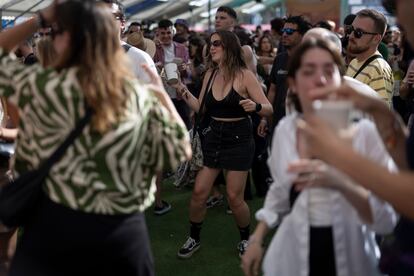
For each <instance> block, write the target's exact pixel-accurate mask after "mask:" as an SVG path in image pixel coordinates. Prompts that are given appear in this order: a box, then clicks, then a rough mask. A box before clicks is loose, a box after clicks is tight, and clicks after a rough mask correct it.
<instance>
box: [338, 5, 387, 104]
mask: <svg viewBox="0 0 414 276" xmlns="http://www.w3.org/2000/svg"><path fill="white" fill-rule="evenodd" d="M386 28H387V20H386V18H385V17H384V15H383V14H381V13H379V12H377V11H376V10H372V9H364V10H361V11H360V12H358V13H357V16H356V18H355V20H354V21H353V22H352V26H351V27H350V28H348V29H347V34H348V35H349V44H348V51H349V53H350V54H352V55H355V57H356V58H355V59H353V60H352V61H351V63H350V64H349V67H348V70H347V72H346V75H347V76H350V77H353V78H355V79H357V80H359V81H361V82H363V83H365V84H367V85H369V86H370V87H371V88H372V89H374V90H375V91H376V92H377V93H378V94H379V96H380V97H381V98H382V99H383V100H384V101H386V102H387V103H388V105H390V106H391V99H392V91H393V86H394V77H393V73H392V70H391V67H390V66H389V65H388V63H387V61H386V60H384V58H383V57H382V56H381V54H380V53H379V52H378V45H379V44H380V43H381V40H382V37H383V36H384V34H385V30H386Z"/></svg>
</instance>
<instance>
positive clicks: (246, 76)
mask: <svg viewBox="0 0 414 276" xmlns="http://www.w3.org/2000/svg"><path fill="white" fill-rule="evenodd" d="M239 76H240V77H241V79H242V80H243V81H251V80H252V79H254V78H255V75H254V74H253V72H252V71H250V70H249V69H243V70H241V72H240V74H239Z"/></svg>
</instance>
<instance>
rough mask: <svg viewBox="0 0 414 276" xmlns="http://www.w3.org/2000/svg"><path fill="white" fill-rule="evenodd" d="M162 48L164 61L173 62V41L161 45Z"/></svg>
mask: <svg viewBox="0 0 414 276" xmlns="http://www.w3.org/2000/svg"><path fill="white" fill-rule="evenodd" d="M162 48H163V49H164V63H170V62H173V61H174V58H175V51H174V43H171V45H170V46H165V45H162Z"/></svg>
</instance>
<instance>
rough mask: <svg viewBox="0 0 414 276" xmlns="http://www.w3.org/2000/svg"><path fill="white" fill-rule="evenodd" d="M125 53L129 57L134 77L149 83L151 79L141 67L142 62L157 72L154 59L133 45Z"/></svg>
mask: <svg viewBox="0 0 414 276" xmlns="http://www.w3.org/2000/svg"><path fill="white" fill-rule="evenodd" d="M127 55H128V57H129V59H130V64H131V69H132V71H133V72H134V75H135V77H137V79H139V80H140V81H142V82H143V83H146V84H147V83H150V81H151V79H150V77H149V76H148V74H147V73H146V72H145V71H144V69H142V67H141V65H142V64H147V65H148V67H149V68H150V69H151V70H153V72H154V73H156V74H158V72H157V68H156V67H155V64H154V61H153V60H152V58H151V57H150V55H148V54H147V53H146V52H144V51H142V50H140V49H137V48H135V47H131V48H130V49H129V50H128V52H127Z"/></svg>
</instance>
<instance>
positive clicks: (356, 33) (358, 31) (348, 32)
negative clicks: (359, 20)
mask: <svg viewBox="0 0 414 276" xmlns="http://www.w3.org/2000/svg"><path fill="white" fill-rule="evenodd" d="M352 32H353V33H354V36H355V38H361V37H362V36H363V35H377V34H379V33H370V32H366V31H363V30H361V29H355V28H354V27H353V26H350V27H349V28H346V30H345V33H346V35H351V34H352Z"/></svg>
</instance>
